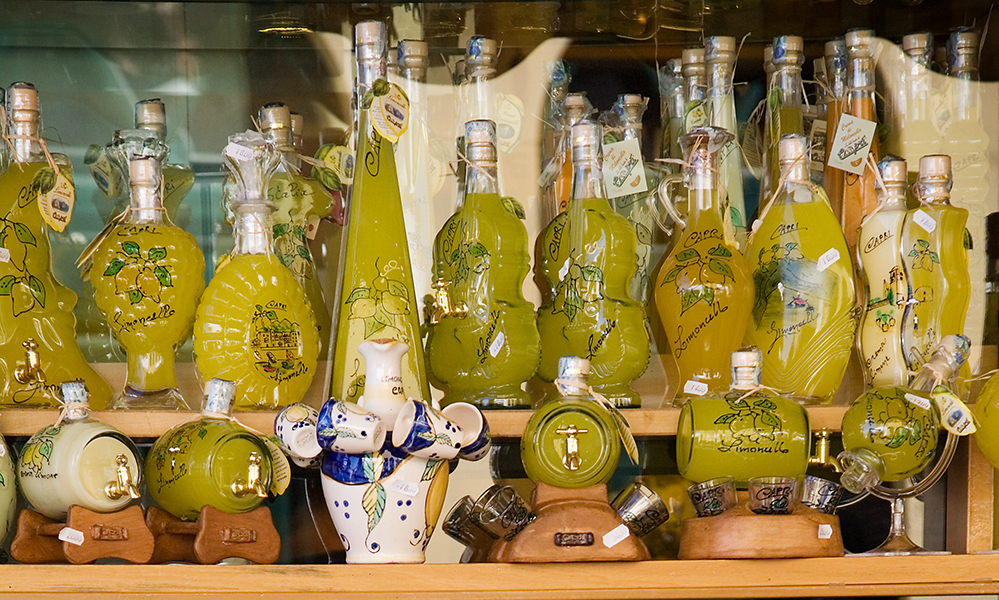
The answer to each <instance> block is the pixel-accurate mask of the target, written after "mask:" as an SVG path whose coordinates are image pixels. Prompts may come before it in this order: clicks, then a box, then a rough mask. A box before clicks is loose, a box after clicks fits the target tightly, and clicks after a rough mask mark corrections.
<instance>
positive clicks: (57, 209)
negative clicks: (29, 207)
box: [31, 165, 76, 231]
mask: <svg viewBox="0 0 999 600" xmlns="http://www.w3.org/2000/svg"><path fill="white" fill-rule="evenodd" d="M67 173H68V174H69V175H68V176H67ZM72 175H73V168H72V167H70V166H69V165H59V170H58V171H54V170H52V169H51V168H50V167H42V168H41V169H39V170H38V172H37V173H35V177H34V179H32V180H31V187H32V189H37V190H38V210H39V211H40V212H41V213H42V219H44V220H45V222H46V223H48V224H49V227H51V228H52V229H55V230H56V231H62V230H64V229H66V225H69V219H70V217H71V216H72V215H73V204H74V203H75V202H76V190H74V189H73V182H72V181H71V180H70V177H72Z"/></svg>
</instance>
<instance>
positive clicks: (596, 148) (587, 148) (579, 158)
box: [572, 119, 604, 163]
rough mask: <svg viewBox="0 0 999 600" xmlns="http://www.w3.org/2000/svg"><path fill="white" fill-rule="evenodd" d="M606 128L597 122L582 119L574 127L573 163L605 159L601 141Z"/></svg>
mask: <svg viewBox="0 0 999 600" xmlns="http://www.w3.org/2000/svg"><path fill="white" fill-rule="evenodd" d="M603 131H604V128H603V127H602V126H601V125H600V123H597V122H596V121H591V120H589V119H582V120H580V121H577V122H576V123H574V124H573V125H572V162H574V163H581V162H583V161H590V160H594V159H600V158H603V148H602V147H601V144H600V143H601V140H602V139H603V136H604V133H603Z"/></svg>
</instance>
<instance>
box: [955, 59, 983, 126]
mask: <svg viewBox="0 0 999 600" xmlns="http://www.w3.org/2000/svg"><path fill="white" fill-rule="evenodd" d="M977 81H978V72H977V71H975V72H971V71H965V72H961V73H958V74H957V75H956V76H955V79H954V84H953V85H954V92H955V93H954V95H955V102H954V113H955V115H954V116H955V117H956V118H957V120H958V121H973V122H978V121H980V120H981V109H980V107H979V102H978V83H977Z"/></svg>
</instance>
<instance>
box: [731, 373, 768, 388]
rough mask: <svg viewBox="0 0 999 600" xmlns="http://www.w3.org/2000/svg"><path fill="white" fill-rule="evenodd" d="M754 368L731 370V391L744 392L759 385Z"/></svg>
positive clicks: (758, 377) (758, 378)
mask: <svg viewBox="0 0 999 600" xmlns="http://www.w3.org/2000/svg"><path fill="white" fill-rule="evenodd" d="M761 372H762V371H761V370H760V369H758V368H756V367H734V368H733V369H732V377H733V379H732V389H733V390H737V391H741V392H745V391H749V390H752V389H755V388H756V387H757V386H759V385H760V373H761Z"/></svg>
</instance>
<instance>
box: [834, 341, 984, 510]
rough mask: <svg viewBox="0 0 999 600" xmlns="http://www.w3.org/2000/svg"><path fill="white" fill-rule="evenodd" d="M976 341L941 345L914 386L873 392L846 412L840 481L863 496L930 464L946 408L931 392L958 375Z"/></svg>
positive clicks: (943, 343)
mask: <svg viewBox="0 0 999 600" xmlns="http://www.w3.org/2000/svg"><path fill="white" fill-rule="evenodd" d="M970 348H971V346H970V342H969V341H968V338H966V337H964V336H963V335H950V336H946V337H944V338H943V339H942V340H941V341H940V345H939V346H938V347H937V348H936V350H935V351H934V353H933V357H932V358H931V359H930V360H929V361H928V362H927V363H926V364H924V365H923V366H922V367H920V369H919V374H918V375H916V377H915V379H913V380H912V383H911V384H909V385H908V386H895V385H885V386H879V387H876V388H874V389H871V390H868V391H867V392H866V393H864V394H863V395H862V396H860V397H859V398H857V399H856V400H854V401H853V403H852V404H851V405H850V408H848V409H847V411H846V413H844V414H843V426H842V430H843V448H844V450H843V452H841V453H840V454H839V457H838V458H839V461H840V464H841V465H842V467H843V474H842V476H841V477H840V483H841V484H842V485H843V487H844V488H846V489H847V490H849V491H851V492H854V493H859V492H861V491H864V490H866V489H870V488H871V487H873V486H875V485H878V484H879V483H881V482H882V481H900V480H902V479H905V478H906V477H911V476H913V475H915V474H916V473H919V472H920V471H922V470H923V469H925V468H926V466H927V465H929V463H930V461H931V460H933V457H934V456H936V451H937V437H938V434H939V430H940V410H939V408H938V406H937V403H936V401H934V400H933V398H932V397H931V392H932V391H934V389H935V388H936V387H937V386H939V385H941V384H946V383H948V382H949V381H951V380H952V379H954V377H956V376H957V372H958V370H959V369H960V368H961V365H962V364H964V361H965V360H966V359H967V356H968V353H969V352H970V351H971V350H970Z"/></svg>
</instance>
